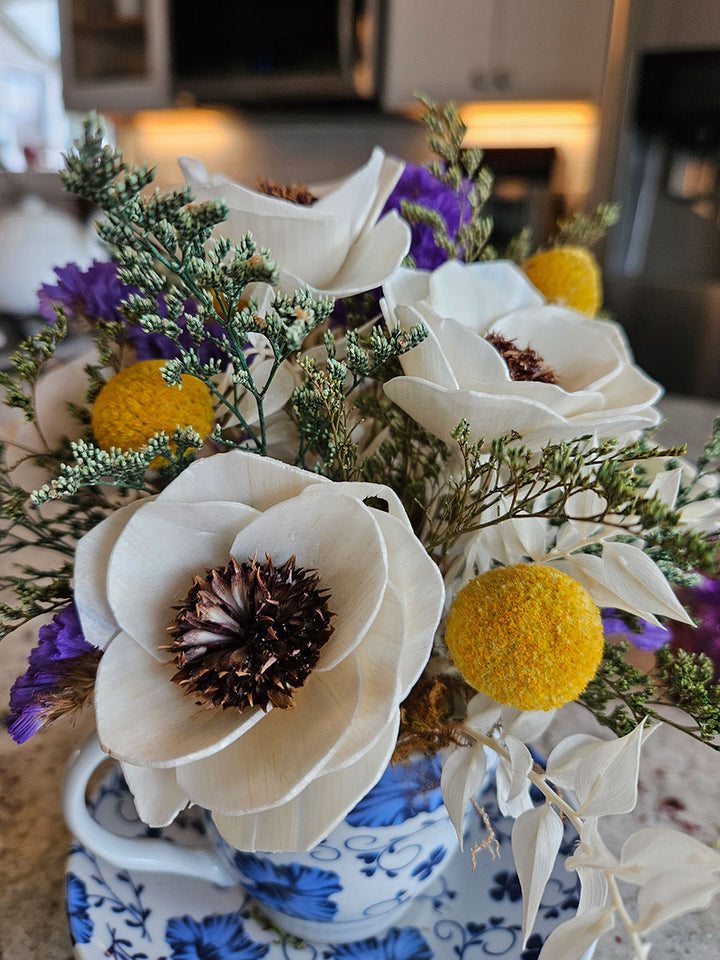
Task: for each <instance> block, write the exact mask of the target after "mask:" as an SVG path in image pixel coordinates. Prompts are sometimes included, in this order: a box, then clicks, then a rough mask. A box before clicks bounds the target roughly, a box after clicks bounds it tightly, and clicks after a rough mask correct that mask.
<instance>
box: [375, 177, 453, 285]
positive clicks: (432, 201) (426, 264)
mask: <svg viewBox="0 0 720 960" xmlns="http://www.w3.org/2000/svg"><path fill="white" fill-rule="evenodd" d="M403 200H409V201H411V202H412V203H421V204H422V205H423V206H424V207H429V208H430V209H432V210H436V211H437V212H438V213H439V214H440V216H441V217H442V218H443V219H444V221H445V224H446V226H447V229H448V233H449V234H450V236H451V237H452V236H454V235H455V233H456V231H457V229H458V226H459V224H460V201H461V197H460V196H459V195H458V194H457V193H456V192H455V191H454V190H453V189H452V188H451V187H446V186H445V185H444V184H442V183H440V181H439V180H436V179H435V177H433V176H432V174H431V173H429V171H428V170H426V169H425V167H419V166H416V165H415V164H412V163H408V164H406V165H405V169H404V170H403V172H402V176H401V177H400V179H399V180H398V182H397V184H396V186H395V189H394V190H393V192H392V193H391V194H390V196H389V197H388V200H387V203H386V204H385V209H384V210H383V213H387V212H388V211H389V210H397V212H398V213H399V214H400V215H401V216H402V210H401V209H400V206H401V203H402V201H403ZM410 256H411V257H412V258H413V260H414V261H415V265H416V266H417V267H419V268H420V269H422V270H434V269H435V268H436V267H439V266H440V264H441V263H444V262H445V261H446V260H447V258H448V257H447V253H445V251H444V250H441V249H440V247H438V245H437V244H436V243H435V240H434V238H433V232H432V230H431V229H430V227H427V226H425V225H424V224H418V225H417V226H414V227H412V243H411V244H410Z"/></svg>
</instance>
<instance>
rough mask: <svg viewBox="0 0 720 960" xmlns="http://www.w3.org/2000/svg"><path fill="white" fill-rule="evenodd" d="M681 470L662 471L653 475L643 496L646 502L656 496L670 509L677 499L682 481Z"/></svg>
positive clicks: (678, 468) (677, 468) (679, 468)
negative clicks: (646, 499) (653, 477)
mask: <svg viewBox="0 0 720 960" xmlns="http://www.w3.org/2000/svg"><path fill="white" fill-rule="evenodd" d="M682 474H683V469H682V467H676V468H675V469H674V470H663V471H662V472H661V473H657V474H656V475H655V479H654V480H653V482H652V483H651V484H650V486H649V487H648V489H647V493H646V494H645V496H646V497H647V498H648V500H649V499H650V498H652V497H654V496H657V497H658V498H659V499H660V500H661V502H662V503H664V504H665V506H666V507H671V508H672V506H673V504H674V503H675V500H676V499H677V495H678V492H679V490H680V482H681V480H682Z"/></svg>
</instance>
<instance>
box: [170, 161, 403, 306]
mask: <svg viewBox="0 0 720 960" xmlns="http://www.w3.org/2000/svg"><path fill="white" fill-rule="evenodd" d="M178 162H179V164H180V167H181V169H182V171H183V173H184V174H185V178H186V179H187V181H188V182H189V183H190V185H191V187H192V188H193V191H194V193H195V196H196V197H197V198H198V200H215V199H218V200H219V199H222V200H225V202H226V203H227V205H228V209H229V215H228V220H227V224H226V225H225V224H224V225H223V226H222V227H221V231H222V232H223V233H224V234H226V235H227V236H230V237H232V238H235V239H239V237H240V236H242V235H243V234H245V233H247V232H248V231H249V232H250V233H252V235H253V237H254V238H255V239H256V240H257V242H258V243H259V244H261V245H262V246H265V247H269V248H270V252H271V254H272V256H273V259H274V260H275V261H276V262H277V263H279V264H280V265H281V275H280V276H281V287H282V289H283V290H284V292H290V291H292V290H294V289H297V288H298V287H302V286H305V285H307V286H308V287H310V289H311V290H313V291H315V292H316V293H320V294H330V295H332V296H335V297H348V296H350V295H352V294H355V293H361V292H362V291H364V290H370V289H372V288H374V287H379V286H381V285H382V284H383V283H384V282H385V281H386V280H387V278H388V277H389V276H391V274H392V273H394V271H395V270H396V269H397V268H398V267H399V266H400V264H401V263H402V260H403V258H404V257H405V254H406V253H407V252H408V250H409V249H410V227H409V226H408V225H407V223H405V221H404V220H402V219H401V218H400V217H399V216H398V215H397V213H395V212H394V211H392V212H390V213H388V214H386V215H385V216H384V217H382V218H380V214H381V212H382V209H383V207H384V206H385V201H386V200H387V198H388V197H389V196H390V193H391V192H392V189H393V187H394V186H395V184H396V183H397V181H398V179H399V177H400V174H401V173H402V170H403V166H404V164H403V163H402V162H400V161H398V160H394V159H391V158H390V157H387V156H386V155H385V153H384V152H383V150H381V149H380V148H379V147H376V148H375V149H374V150H373V152H372V155H371V157H370V159H369V160H368V162H367V163H366V164H365V165H364V166H362V167H360V168H359V169H358V170H356V171H355V172H354V173H352V174H351V175H350V176H349V177H346V178H345V179H344V180H341V181H340V182H338V183H335V184H323V185H320V186H310V188H309V192H310V193H311V194H313V195H314V196H316V197H317V200H316V201H315V202H314V203H312V204H310V205H305V204H299V203H294V202H291V201H290V200H286V199H283V198H282V197H277V196H267V195H266V194H263V193H260V192H258V191H257V190H251V189H250V188H249V187H245V186H243V185H242V184H239V183H235V182H234V181H232V180H230V179H228V178H227V177H225V176H223V175H222V174H214V175H212V176H211V175H210V174H208V172H207V170H206V169H205V167H204V166H203V164H202V163H200V162H199V161H198V160H193V159H191V158H190V157H181V158H180V160H179V161H178Z"/></svg>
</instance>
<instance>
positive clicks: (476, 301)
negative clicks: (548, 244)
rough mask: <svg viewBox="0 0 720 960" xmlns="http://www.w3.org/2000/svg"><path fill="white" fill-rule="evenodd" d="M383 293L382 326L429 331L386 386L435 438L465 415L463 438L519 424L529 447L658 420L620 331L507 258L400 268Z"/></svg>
mask: <svg viewBox="0 0 720 960" xmlns="http://www.w3.org/2000/svg"><path fill="white" fill-rule="evenodd" d="M383 293H384V295H385V301H384V313H385V317H386V320H387V322H388V324H389V325H390V326H395V325H398V324H399V325H400V326H403V327H406V326H409V325H411V324H413V323H417V322H418V321H423V322H424V324H425V326H426V327H427V329H428V337H427V339H426V340H425V341H424V342H423V343H421V344H420V346H418V347H416V348H415V349H413V350H411V351H409V352H408V353H406V354H405V355H404V356H403V357H401V363H402V367H403V371H404V374H405V375H404V376H402V377H396V378H395V379H394V380H391V381H389V382H388V383H387V384H385V391H386V393H387V395H388V396H389V397H390V399H391V400H393V401H394V402H395V403H397V404H398V406H400V407H402V409H403V410H405V411H406V412H407V413H409V414H410V415H411V416H412V417H414V418H415V419H416V420H417V421H418V422H419V423H420V424H421V425H422V426H424V427H425V428H426V429H427V430H429V431H430V432H431V433H434V434H435V435H436V436H439V437H440V438H441V439H443V440H447V439H448V438H449V436H450V431H451V430H453V429H454V428H455V427H456V426H457V425H458V423H459V422H460V420H461V418H463V417H464V418H465V419H466V420H467V421H468V423H469V425H470V438H471V440H479V439H480V438H484V439H485V440H488V441H489V440H492V439H495V438H497V437H501V436H504V435H507V434H509V433H510V432H511V431H512V430H516V431H517V432H518V433H520V434H522V436H523V439H524V441H525V442H526V443H527V444H528V445H529V446H533V447H535V446H541V445H542V444H543V443H545V442H547V441H548V440H569V439H572V438H574V437H579V436H582V435H583V434H586V433H591V432H595V433H596V434H597V435H598V436H599V437H601V438H606V437H617V436H619V435H620V434H622V433H625V432H627V431H630V430H636V429H639V428H642V427H650V426H653V425H654V424H656V423H657V422H658V420H659V414H658V413H657V411H656V410H655V409H653V406H652V405H653V404H654V403H655V401H656V400H658V398H659V397H660V394H661V388H660V386H659V385H658V384H657V383H655V382H654V381H653V380H651V379H650V378H649V377H647V376H646V375H645V374H644V373H643V372H642V371H641V370H640V369H639V368H638V367H637V366H635V364H634V363H633V358H632V355H631V353H630V350H629V347H628V345H627V342H626V340H625V337H624V334H623V333H622V330H621V328H620V327H619V326H618V325H617V324H615V323H612V322H610V321H605V320H592V319H590V318H589V317H585V316H584V315H583V314H580V313H577V312H576V311H574V310H569V309H567V308H565V307H561V306H558V305H556V304H549V303H547V302H546V301H545V299H544V297H543V296H542V294H540V293H539V291H538V290H536V289H535V287H534V286H533V285H532V284H531V283H530V281H529V280H528V279H527V277H526V276H525V275H524V274H523V272H522V271H521V270H520V269H518V267H516V266H515V264H513V263H511V262H509V261H502V260H499V261H495V262H489V263H472V264H463V263H459V262H457V261H449V262H448V263H445V264H443V265H442V266H441V267H439V268H438V269H437V270H435V271H434V272H432V273H430V272H427V271H421V270H417V271H412V270H405V269H401V270H399V271H398V272H397V273H396V274H395V276H394V277H392V278H391V279H390V280H389V281H388V282H387V283H386V284H385V285H384V287H383ZM493 342H494V344H495V345H493Z"/></svg>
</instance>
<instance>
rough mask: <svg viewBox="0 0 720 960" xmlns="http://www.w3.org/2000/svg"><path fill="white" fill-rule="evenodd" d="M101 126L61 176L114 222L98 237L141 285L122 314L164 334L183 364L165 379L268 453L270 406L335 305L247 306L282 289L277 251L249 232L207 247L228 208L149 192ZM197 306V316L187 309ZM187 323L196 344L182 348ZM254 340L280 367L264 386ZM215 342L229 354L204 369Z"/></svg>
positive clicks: (299, 298)
mask: <svg viewBox="0 0 720 960" xmlns="http://www.w3.org/2000/svg"><path fill="white" fill-rule="evenodd" d="M103 137H104V131H103V127H102V124H101V123H100V121H99V120H98V119H97V118H96V117H94V116H91V117H89V118H88V119H87V120H86V121H85V125H84V134H83V137H82V139H81V140H80V141H78V143H77V144H76V145H75V146H74V148H73V150H71V151H70V153H69V154H68V157H67V160H66V169H65V171H63V172H62V173H61V177H62V179H63V182H64V184H65V187H66V189H68V190H69V191H70V192H72V193H76V194H78V195H79V196H81V197H84V198H85V199H87V200H89V201H90V202H92V203H94V204H96V205H97V206H99V207H100V208H101V210H102V211H103V213H104V215H105V219H103V220H101V221H99V223H98V224H97V229H98V233H99V235H100V237H101V239H103V240H104V241H105V242H106V243H107V244H109V245H110V247H111V249H112V252H113V259H115V261H116V262H117V263H118V264H119V265H120V267H121V269H120V279H121V280H122V281H123V282H124V283H127V284H130V285H133V286H136V287H137V288H138V289H139V290H140V293H139V294H138V295H136V296H131V297H130V298H129V299H128V300H127V301H126V302H125V303H124V304H123V311H124V313H125V315H126V316H127V318H128V319H129V320H131V321H136V322H138V323H140V325H141V326H142V328H143V329H144V330H145V331H146V332H147V333H153V334H160V335H162V336H165V337H166V338H167V339H168V340H169V341H171V342H172V343H174V344H175V345H176V347H177V352H178V358H177V359H175V360H172V361H168V363H167V364H166V366H165V368H164V370H163V376H164V377H165V380H166V382H167V383H168V384H170V385H179V384H180V382H181V381H180V378H181V376H182V375H183V374H190V375H192V376H194V377H197V378H198V379H200V380H202V381H203V382H205V383H206V384H207V385H208V387H209V388H210V390H211V392H212V393H213V394H214V396H215V397H216V400H217V402H218V403H219V404H220V405H221V406H222V407H224V408H226V410H227V411H228V412H229V413H231V414H232V415H233V416H234V418H235V420H236V421H237V422H238V423H239V424H240V425H241V427H242V429H243V430H244V432H245V434H246V437H247V445H248V446H250V448H251V449H255V450H256V451H257V452H258V453H261V454H265V453H266V452H267V436H266V424H265V416H264V410H263V403H264V399H265V397H266V395H267V391H268V390H269V388H270V384H271V381H272V378H273V376H274V374H275V372H276V370H277V369H278V368H279V366H280V365H281V364H282V363H284V362H285V361H286V360H288V359H289V358H290V356H292V355H293V354H294V353H295V352H296V351H297V350H298V349H299V348H300V346H301V345H302V343H303V341H304V340H305V338H306V337H307V335H308V334H309V333H310V332H311V331H312V330H314V329H315V328H316V327H317V326H318V325H320V324H322V323H324V322H325V320H326V319H327V317H328V316H329V314H330V312H331V310H332V306H333V303H332V300H331V299H330V298H318V299H315V298H313V296H312V295H311V294H310V293H309V291H307V290H301V291H299V292H297V293H295V294H294V295H293V296H289V297H279V298H277V299H276V300H275V302H274V303H273V304H272V306H270V307H268V309H267V311H266V312H265V314H264V316H260V315H259V314H258V305H257V303H256V302H254V301H250V302H245V301H243V300H242V297H243V292H244V290H245V288H246V287H247V285H248V284H249V283H267V284H271V285H276V284H277V278H278V272H277V268H276V266H275V264H274V263H273V261H272V259H271V256H270V251H268V250H266V249H263V248H259V247H258V245H257V243H256V242H255V241H254V240H253V238H252V237H251V236H250V235H249V234H248V235H246V236H244V237H243V238H242V239H241V240H240V241H239V242H238V243H236V244H234V243H232V242H231V241H229V240H227V239H224V238H221V239H219V240H217V242H215V243H214V245H208V241H209V240H210V238H211V235H212V232H213V230H214V228H215V227H217V226H218V225H219V224H220V223H222V222H223V221H224V220H226V219H227V207H226V205H225V204H224V203H221V202H219V201H207V202H204V203H196V202H194V201H193V197H192V194H191V192H190V190H189V188H187V187H185V188H183V189H181V190H175V191H169V192H164V191H159V190H155V192H154V193H153V194H151V195H150V196H149V197H146V196H144V195H143V194H142V192H141V191H143V190H144V189H145V188H146V187H148V186H149V185H150V184H151V183H152V180H153V177H154V171H153V170H151V169H149V168H148V167H147V166H134V165H131V164H127V163H126V162H125V161H124V160H123V158H122V154H121V152H120V151H118V150H114V149H112V148H110V147H109V146H108V145H107V144H105V143H104V140H103ZM161 292H162V293H163V298H164V301H165V305H166V308H167V316H161V315H160V313H159V312H158V303H157V295H158V294H159V293H161ZM188 300H192V302H193V303H194V305H195V312H194V313H191V312H189V311H188V310H187V301H188ZM181 320H182V321H183V322H184V324H185V325H186V329H187V330H188V332H189V334H190V337H191V341H192V344H191V346H190V347H188V346H183V345H182V343H181V336H182V332H183V331H182V327H181V324H180V321H181ZM251 333H262V334H263V335H264V336H265V337H266V338H267V340H268V342H269V344H270V348H271V350H272V354H273V358H274V365H273V368H272V370H271V372H270V376H269V377H268V378H267V380H266V382H265V383H263V384H258V383H256V382H255V379H254V377H253V373H252V369H251V364H250V362H249V360H248V357H247V355H246V353H245V351H244V347H245V344H246V343H247V341H248V335H249V334H251ZM204 343H211V344H213V345H214V347H215V348H216V353H217V352H219V353H221V354H223V355H224V358H225V361H224V362H223V361H221V360H219V359H217V358H215V359H213V360H209V361H205V362H204V361H203V360H201V357H200V348H201V346H202V345H203V344H204ZM227 365H229V366H230V368H231V371H232V374H231V386H230V389H229V390H228V391H220V390H219V389H218V387H217V386H216V383H215V378H216V377H217V376H218V374H220V373H221V372H222V371H223V369H224V367H225V366H227ZM247 394H250V395H251V396H252V398H253V400H254V401H255V406H256V409H257V417H256V418H253V422H252V423H251V422H250V421H249V420H248V419H247V418H246V417H244V416H243V415H242V413H241V410H240V400H241V399H242V398H243V397H244V396H246V395H247Z"/></svg>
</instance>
